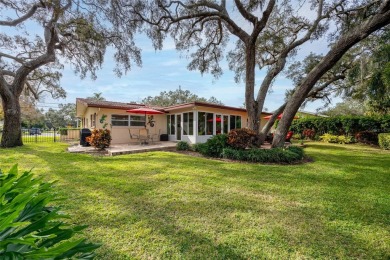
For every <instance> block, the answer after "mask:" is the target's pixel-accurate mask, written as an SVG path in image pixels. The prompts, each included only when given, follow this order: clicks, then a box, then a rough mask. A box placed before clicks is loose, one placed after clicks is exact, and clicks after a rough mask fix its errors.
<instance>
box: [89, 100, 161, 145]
mask: <svg viewBox="0 0 390 260" xmlns="http://www.w3.org/2000/svg"><path fill="white" fill-rule="evenodd" d="M95 113H96V128H98V129H99V128H102V127H103V124H101V123H100V118H101V117H102V115H107V117H106V121H105V122H106V123H107V129H109V130H111V137H112V141H111V143H112V144H123V143H129V142H130V136H129V130H128V129H130V128H131V129H141V128H144V127H143V126H113V125H112V124H111V115H141V114H130V113H128V112H126V111H125V110H119V109H107V108H95V107H88V108H87V109H86V112H85V114H84V117H85V118H87V119H88V125H87V126H84V125H83V126H82V127H83V128H84V127H85V128H90V129H94V128H95V127H94V126H93V125H91V122H90V118H91V115H92V117H93V115H94V114H95ZM153 116H154V120H155V124H154V127H150V126H149V125H148V126H147V127H146V128H147V129H149V133H150V134H165V133H166V131H167V130H166V125H167V120H166V115H165V114H161V115H153ZM82 121H83V120H82Z"/></svg>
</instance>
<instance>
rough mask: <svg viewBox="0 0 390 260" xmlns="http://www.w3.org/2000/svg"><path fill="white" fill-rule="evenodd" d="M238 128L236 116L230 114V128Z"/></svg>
mask: <svg viewBox="0 0 390 260" xmlns="http://www.w3.org/2000/svg"><path fill="white" fill-rule="evenodd" d="M233 129H236V116H230V130H233Z"/></svg>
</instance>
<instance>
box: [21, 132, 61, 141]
mask: <svg viewBox="0 0 390 260" xmlns="http://www.w3.org/2000/svg"><path fill="white" fill-rule="evenodd" d="M22 140H23V143H41V142H42V143H43V142H59V141H60V140H61V136H60V134H59V133H58V131H57V130H56V129H53V130H40V129H39V130H33V131H32V130H31V129H30V130H22Z"/></svg>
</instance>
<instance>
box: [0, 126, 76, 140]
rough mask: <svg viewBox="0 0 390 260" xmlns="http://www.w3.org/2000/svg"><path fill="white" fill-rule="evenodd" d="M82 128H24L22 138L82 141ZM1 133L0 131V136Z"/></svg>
mask: <svg viewBox="0 0 390 260" xmlns="http://www.w3.org/2000/svg"><path fill="white" fill-rule="evenodd" d="M80 130H81V129H78V128H59V129H52V130H41V129H38V130H37V129H22V140H23V143H41V142H42V143H43V142H78V141H80ZM1 135H2V133H1V132H0V138H1Z"/></svg>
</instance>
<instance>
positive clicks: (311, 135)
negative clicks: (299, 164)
mask: <svg viewBox="0 0 390 260" xmlns="http://www.w3.org/2000/svg"><path fill="white" fill-rule="evenodd" d="M302 135H303V137H304V138H305V139H310V140H313V139H314V136H315V135H316V132H315V131H314V130H313V129H305V130H303V132H302Z"/></svg>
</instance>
